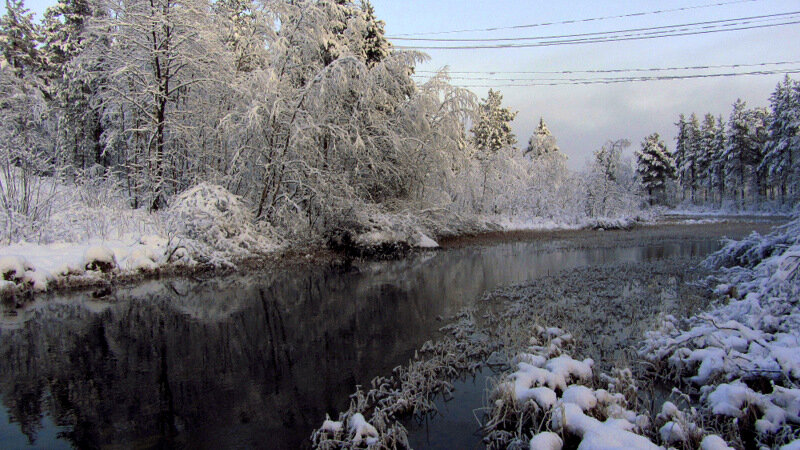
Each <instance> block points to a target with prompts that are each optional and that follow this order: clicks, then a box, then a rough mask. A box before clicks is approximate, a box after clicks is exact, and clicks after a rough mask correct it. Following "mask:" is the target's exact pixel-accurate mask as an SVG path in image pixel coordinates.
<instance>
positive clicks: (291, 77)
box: [0, 0, 800, 264]
mask: <svg viewBox="0 0 800 450" xmlns="http://www.w3.org/2000/svg"><path fill="white" fill-rule="evenodd" d="M384 25H385V24H384V22H382V21H381V20H379V19H378V18H377V17H376V15H375V13H374V9H373V8H372V6H371V5H370V3H369V2H368V1H364V2H358V3H357V2H353V1H351V0H314V1H282V0H275V1H272V0H264V1H249V0H217V1H213V2H209V1H206V0H126V1H105V0H66V1H63V2H60V3H58V4H57V5H55V6H53V7H50V8H49V9H47V11H46V13H45V14H44V17H43V19H42V20H41V21H40V22H38V23H37V22H35V21H34V18H33V15H32V14H31V13H30V12H29V11H28V10H27V9H26V7H25V5H24V3H23V1H22V0H7V1H6V14H5V16H3V18H2V21H1V22H0V49H1V50H2V60H1V61H0V63H1V64H2V69H1V70H0V90H2V97H0V115H2V120H0V122H1V123H2V125H0V152H2V158H3V163H2V164H1V165H0V166H2V167H0V201H2V207H1V208H0V218H1V219H0V220H1V221H2V232H0V240H2V242H3V243H4V244H5V245H11V244H15V243H20V242H28V243H38V244H42V245H44V244H51V243H54V242H72V243H82V242H88V241H91V240H92V239H102V240H113V239H123V238H124V237H126V236H131V235H137V236H144V235H157V236H160V237H162V238H164V239H167V241H168V242H167V244H165V246H166V247H165V248H164V249H163V251H164V254H165V255H168V256H169V258H167V259H170V258H173V257H175V258H176V259H179V257H180V256H181V255H184V254H185V256H186V259H192V260H194V261H199V262H205V263H212V264H218V263H220V261H222V262H225V261H230V258H231V257H235V256H241V255H246V254H250V253H253V252H255V253H258V252H260V251H262V250H263V251H268V250H269V249H273V248H275V247H281V246H292V245H308V244H312V245H315V244H319V245H330V246H337V245H342V244H343V243H344V244H346V243H351V242H366V243H372V242H383V241H407V242H409V243H410V244H411V245H412V246H413V245H415V244H419V243H422V242H428V241H427V240H426V239H424V238H427V237H428V236H434V237H435V236H443V235H448V234H458V233H463V232H465V231H480V230H487V229H492V228H493V227H494V228H497V227H506V228H509V227H510V228H514V227H525V226H532V224H534V225H535V224H540V225H541V224H549V225H550V226H555V225H562V226H586V225H587V224H590V225H591V224H592V223H594V224H597V223H601V224H606V225H609V224H610V225H613V224H614V223H615V221H617V223H618V222H619V221H620V220H621V219H622V221H623V222H624V221H625V220H633V219H636V218H641V217H644V216H646V215H647V211H649V210H650V207H651V206H658V205H666V206H676V205H679V204H683V205H690V206H698V205H701V206H702V205H705V206H708V207H710V208H737V209H752V208H759V207H766V205H767V204H768V203H769V205H771V207H777V208H783V209H791V207H792V205H793V204H794V203H795V202H796V200H797V196H798V182H799V180H800V171H798V165H797V164H795V163H793V158H794V159H796V158H797V157H798V155H797V152H798V147H800V145H799V144H798V133H797V130H798V127H800V86H799V85H798V83H797V82H796V81H793V80H791V79H789V78H788V77H787V78H786V79H785V80H784V81H783V82H782V83H780V84H779V85H778V86H777V88H776V90H775V92H774V94H773V95H772V97H771V98H770V105H771V106H770V109H769V110H766V109H759V108H756V109H748V108H747V107H746V105H745V104H744V103H743V102H741V101H737V102H736V103H735V104H734V109H733V112H732V113H731V115H730V118H729V119H728V121H727V123H725V122H724V121H723V120H722V119H721V118H714V116H712V115H707V116H706V117H705V118H704V120H703V123H702V124H700V123H699V120H698V119H697V116H696V115H694V114H692V115H691V116H690V117H689V118H688V119H687V118H686V117H684V116H681V118H679V121H678V138H677V141H676V150H675V151H674V152H670V151H668V150H667V146H666V144H664V142H663V139H662V138H661V137H659V136H657V135H653V136H650V137H648V138H647V139H645V141H644V142H642V143H641V149H640V150H639V151H637V152H636V153H635V157H634V159H635V161H634V160H632V159H631V158H630V157H629V156H626V153H625V150H626V149H627V148H628V147H629V146H630V142H629V141H628V140H627V139H618V138H614V139H609V140H608V141H607V142H606V143H605V144H604V145H602V146H601V148H599V149H597V150H596V151H595V153H594V158H590V160H589V161H587V162H586V164H585V168H584V169H583V170H581V171H579V172H573V171H570V170H568V169H567V167H566V164H565V161H566V156H565V155H564V153H563V152H562V151H560V149H559V147H558V145H557V143H556V138H555V137H554V136H553V135H552V134H551V133H550V131H549V130H548V128H547V125H546V124H545V121H544V120H540V122H539V127H538V128H537V129H536V131H535V132H534V133H533V135H532V136H530V138H529V139H528V142H527V145H524V143H523V145H522V146H520V147H518V142H517V138H516V137H515V136H514V134H513V133H512V131H511V126H510V124H511V122H512V121H513V120H514V118H515V115H516V113H515V112H514V111H511V110H510V109H509V108H507V107H504V106H503V104H502V101H503V97H502V94H501V93H500V92H498V91H492V90H490V91H489V93H488V95H487V97H486V98H484V99H479V98H477V97H476V95H474V94H473V93H472V92H470V91H469V90H466V89H463V88H458V87H455V86H453V85H452V84H451V83H450V82H449V79H448V74H447V71H446V69H445V70H443V71H442V72H440V73H438V74H436V75H435V76H433V77H431V78H430V80H429V81H426V82H424V83H417V82H415V81H414V79H413V78H412V76H413V74H414V72H415V65H416V64H418V63H419V62H420V61H424V60H425V59H426V58H427V56H426V55H425V54H423V53H420V52H416V51H403V50H396V49H393V47H392V45H391V44H390V43H389V42H388V40H387V39H386V37H385V35H384ZM543 115H545V114H543ZM219 236H223V237H219ZM162 247H164V245H162ZM214 252H218V253H219V255H222V256H220V257H213V256H212V255H211V253H214ZM150 259H153V260H155V259H158V258H150ZM162 259H163V258H162Z"/></svg>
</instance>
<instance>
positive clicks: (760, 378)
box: [640, 219, 800, 445]
mask: <svg viewBox="0 0 800 450" xmlns="http://www.w3.org/2000/svg"><path fill="white" fill-rule="evenodd" d="M798 236H800V219H795V220H793V221H792V222H790V223H789V224H787V225H785V226H782V227H779V228H777V229H776V230H775V231H774V232H773V233H771V234H769V235H767V236H761V235H758V234H756V233H754V234H752V235H751V236H749V237H748V238H746V239H744V240H742V241H739V242H729V243H728V245H726V246H725V247H724V248H723V249H722V250H720V251H718V252H716V253H714V254H712V255H711V256H710V257H709V258H708V259H707V260H706V264H707V265H708V266H710V267H712V268H714V269H718V270H719V274H718V275H716V276H715V277H713V278H710V279H709V281H710V282H711V283H712V285H713V286H714V291H715V293H716V294H717V296H718V298H719V302H718V303H717V304H716V305H714V306H713V307H712V308H711V309H710V310H709V311H707V312H704V313H702V314H698V315H696V316H693V317H691V318H689V319H684V320H679V319H677V318H675V317H673V316H666V317H664V318H663V320H662V322H661V324H660V327H659V328H658V329H657V330H654V331H652V332H650V333H648V335H647V338H646V340H645V342H644V345H643V347H642V349H641V351H640V352H641V354H642V355H643V356H644V357H646V358H648V359H649V360H650V361H652V362H653V363H654V364H656V366H657V367H661V368H662V369H661V370H662V371H663V372H668V373H670V374H671V376H672V377H673V379H677V381H678V382H681V383H687V384H686V387H685V388H686V389H688V390H689V391H690V392H693V393H694V394H695V395H696V396H697V398H698V399H699V401H700V403H701V405H702V407H703V408H704V409H703V412H704V413H705V414H706V415H708V416H714V417H717V420H720V421H722V422H731V423H733V424H738V427H744V428H746V429H747V428H749V429H750V430H753V431H754V432H755V437H754V438H753V441H752V442H750V443H749V444H748V445H755V444H756V443H758V444H764V445H777V444H782V443H786V442H787V441H789V440H792V439H795V438H797V437H800V416H798V412H800V390H799V389H797V383H798V382H800V352H798V349H799V348H800V306H799V305H798V301H800V237H798ZM720 417H722V418H720ZM731 426H732V425H731Z"/></svg>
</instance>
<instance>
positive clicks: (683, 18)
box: [0, 0, 800, 169]
mask: <svg viewBox="0 0 800 450" xmlns="http://www.w3.org/2000/svg"><path fill="white" fill-rule="evenodd" d="M371 1H372V4H373V6H374V8H375V12H376V15H377V16H378V18H379V19H381V20H383V21H384V22H386V34H387V36H390V37H392V36H397V37H408V36H399V35H403V34H409V33H430V32H443V31H452V30H464V29H486V28H497V27H513V26H519V25H531V24H541V23H545V22H548V23H553V22H563V21H569V20H579V19H591V18H603V17H609V16H620V15H626V14H633V13H649V12H652V11H664V10H674V9H679V8H689V9H686V10H683V11H667V12H662V13H657V14H643V15H637V16H633V17H626V18H614V19H606V20H594V21H586V22H579V23H572V24H553V25H548V26H537V27H527V28H516V29H506V30H496V31H482V32H468V33H447V34H437V35H423V36H414V37H418V38H419V37H424V38H448V39H453V38H458V39H485V38H492V39H496V38H520V37H538V36H555V35H571V34H583V33H592V32H602V31H611V30H623V29H634V28H644V27H658V26H666V25H676V24H689V23H697V22H706V21H716V20H724V19H735V18H744V17H752V16H764V15H769V14H778V13H788V12H800V2H798V1H797V0H675V1H663V0H662V1H649V0H638V1H616V0H606V1H597V0H573V1H569V2H564V1H553V0H547V1H539V0H536V1H522V0H492V1H484V0H476V1H466V0H425V1H421V0H371ZM54 3H55V2H54V0H28V1H27V2H26V6H27V7H28V8H30V9H31V10H32V11H33V12H35V13H36V17H37V19H38V18H41V17H42V12H43V11H44V9H45V8H46V7H47V6H50V5H52V4H54ZM720 3H723V4H721V5H720ZM708 5H715V6H708ZM4 12H5V7H4V4H0V13H4ZM792 17H793V18H794V19H795V21H798V20H800V16H792ZM770 20H771V19H770ZM787 20H791V19H787ZM787 20H784V21H787ZM764 23H776V22H774V21H771V22H753V23H752V25H755V24H764ZM392 42H393V44H395V45H396V46H402V45H437V46H438V45H448V44H449V45H468V43H463V42H461V43H459V42H449V43H447V42H419V41H400V40H397V39H392ZM522 42H523V41H516V42H513V43H522ZM477 44H486V43H485V42H484V43H477ZM490 44H491V43H490ZM425 52H426V53H427V54H428V55H429V58H430V59H429V60H428V61H427V62H424V63H422V64H420V65H419V66H418V67H417V71H418V72H417V73H418V74H420V75H424V74H425V72H424V71H437V70H440V69H443V68H449V70H450V71H452V72H456V71H460V72H479V73H478V74H472V75H470V74H455V73H453V74H452V76H453V77H454V79H453V80H452V82H453V83H454V84H462V85H470V86H475V85H502V84H531V83H532V82H531V81H522V82H520V81H516V82H510V81H490V80H481V81H476V80H461V79H455V77H457V76H461V77H480V78H517V79H518V78H525V79H531V78H535V77H539V78H541V77H544V78H558V77H565V76H568V77H583V78H585V77H587V76H595V77H596V76H605V77H609V76H625V75H629V74H601V75H586V74H573V75H552V74H551V75H544V74H541V75H534V74H506V75H503V74H497V73H496V72H512V71H516V72H520V71H521V72H530V71H565V70H609V69H631V68H653V67H655V68H665V67H687V66H700V65H702V66H707V65H731V64H756V63H771V62H788V61H798V63H795V64H790V65H781V66H768V67H766V69H776V68H778V69H795V70H796V71H797V72H798V73H797V74H794V75H792V76H793V77H795V78H800V24H793V25H787V26H779V27H772V28H761V29H750V30H740V31H729V32H722V33H707V34H701V35H691V36H682V37H665V38H658V39H648V40H634V41H623V42H607V43H595V44H583V45H556V46H546V47H536V48H508V49H470V50H462V49H459V50H425ZM763 69H764V68H759V67H748V68H739V69H734V68H715V69H708V70H704V71H697V70H695V71H689V70H681V71H673V72H657V73H640V74H639V75H673V74H680V75H686V74H709V73H723V72H725V73H731V72H746V71H755V70H763ZM488 72H495V75H491V74H488ZM783 77H784V75H782V74H770V75H758V76H737V77H726V78H703V79H689V80H659V81H648V82H632V83H619V84H593V85H562V86H524V87H500V88H498V89H499V90H500V92H501V93H502V95H503V97H504V104H505V105H506V106H508V107H510V108H511V109H512V110H514V111H518V114H517V117H516V119H515V121H514V122H513V124H512V127H513V131H514V133H515V134H516V136H517V140H518V141H519V143H518V146H522V147H524V146H525V145H526V143H527V140H528V137H529V136H530V135H531V134H532V133H533V131H534V130H535V128H536V125H537V124H538V122H539V118H540V117H542V118H544V120H545V122H546V123H547V126H548V128H549V129H550V130H551V132H552V133H553V135H554V136H555V137H556V139H557V141H558V145H559V147H560V148H561V150H562V151H563V152H564V153H566V154H567V156H568V157H569V159H568V164H569V166H570V167H571V168H573V169H579V168H581V167H583V165H584V163H585V161H586V160H587V158H590V157H591V155H592V153H593V152H594V151H595V150H596V149H598V148H600V147H601V146H602V145H603V143H604V142H605V141H607V140H609V139H620V138H626V139H629V140H630V141H631V143H632V146H631V148H630V149H629V153H632V152H633V150H635V149H637V148H638V147H639V143H640V142H641V141H642V140H643V139H644V137H645V136H647V135H649V134H651V133H653V132H657V133H659V134H660V135H661V136H662V137H663V138H664V141H665V143H666V144H667V146H668V147H669V148H670V149H672V148H674V145H675V142H674V139H675V134H676V127H675V125H674V123H675V122H676V121H677V119H678V114H680V113H686V114H690V113H692V112H696V113H697V114H698V115H699V116H700V117H702V115H704V114H705V113H707V112H710V113H712V114H714V115H720V114H721V115H722V116H723V117H725V118H727V117H728V115H729V114H730V109H731V105H732V104H733V102H734V101H735V100H736V99H737V98H741V99H743V100H745V101H746V102H747V104H748V106H751V107H755V106H768V104H769V101H768V98H769V95H770V93H771V92H772V91H773V90H774V88H775V85H776V84H777V83H778V82H779V81H781V80H782V79H783ZM420 81H424V79H420ZM469 89H470V90H471V91H473V92H474V93H475V94H476V95H477V96H479V97H480V98H484V97H486V94H487V91H488V88H487V87H470V88H469Z"/></svg>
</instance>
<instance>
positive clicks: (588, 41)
mask: <svg viewBox="0 0 800 450" xmlns="http://www.w3.org/2000/svg"><path fill="white" fill-rule="evenodd" d="M798 23H800V21H798V20H792V21H789V22H782V23H775V24H762V25H750V26H740V27H737V28H726V29H721V30H702V31H689V32H684V31H677V32H665V33H662V34H657V35H652V34H648V35H645V36H623V37H620V36H616V37H609V38H597V39H570V40H556V41H543V42H537V43H533V44H497V45H459V46H401V45H397V46H395V47H394V48H395V49H397V50H483V49H515V48H534V47H550V46H557V45H576V44H597V43H605V42H624V41H638V40H646V39H657V38H664V37H680V36H695V35H701V34H712V33H720V32H728V31H743V30H754V29H761V28H772V27H779V26H786V25H795V24H798Z"/></svg>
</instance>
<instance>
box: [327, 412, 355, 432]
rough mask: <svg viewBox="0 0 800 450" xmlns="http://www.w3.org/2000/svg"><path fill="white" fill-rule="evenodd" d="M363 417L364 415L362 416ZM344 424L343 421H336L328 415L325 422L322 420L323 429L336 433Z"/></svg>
mask: <svg viewBox="0 0 800 450" xmlns="http://www.w3.org/2000/svg"><path fill="white" fill-rule="evenodd" d="M362 417H363V416H362ZM343 427H344V424H343V423H342V422H341V421H334V420H331V419H330V417H327V418H326V419H325V421H324V422H322V428H321V430H322V431H327V432H328V433H332V434H336V433H339V432H341V431H342V428H343Z"/></svg>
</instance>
